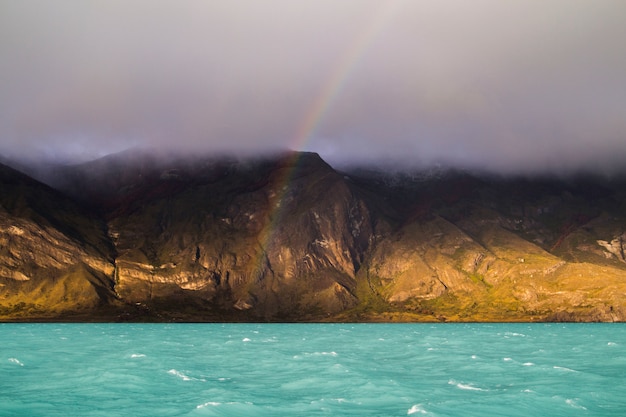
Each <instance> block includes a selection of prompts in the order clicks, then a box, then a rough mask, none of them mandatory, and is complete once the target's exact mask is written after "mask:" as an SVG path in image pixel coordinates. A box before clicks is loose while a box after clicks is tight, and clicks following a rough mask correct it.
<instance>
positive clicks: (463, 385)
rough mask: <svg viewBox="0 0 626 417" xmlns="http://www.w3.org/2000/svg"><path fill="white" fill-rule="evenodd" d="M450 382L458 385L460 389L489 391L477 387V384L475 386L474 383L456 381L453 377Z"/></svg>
mask: <svg viewBox="0 0 626 417" xmlns="http://www.w3.org/2000/svg"><path fill="white" fill-rule="evenodd" d="M448 384H450V385H454V386H456V387H457V388H459V389H463V390H467V391H487V390H485V389H482V388H478V387H475V386H473V385H471V384H463V383H461V382H456V381H455V380H453V379H451V380H450V381H448Z"/></svg>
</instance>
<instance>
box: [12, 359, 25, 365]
mask: <svg viewBox="0 0 626 417" xmlns="http://www.w3.org/2000/svg"><path fill="white" fill-rule="evenodd" d="M9 362H11V363H14V364H16V365H19V366H24V364H23V363H22V362H20V360H19V359H17V358H9Z"/></svg>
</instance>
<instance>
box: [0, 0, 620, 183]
mask: <svg viewBox="0 0 626 417" xmlns="http://www.w3.org/2000/svg"><path fill="white" fill-rule="evenodd" d="M625 21H626V1H624V0H616V1H606V0H585V1H578V0H536V1H533V0H522V1H517V0H507V1H502V0H472V1H467V0H459V1H448V0H420V1H413V0H407V1H393V0H387V1H385V0H374V1H368V0H298V1H294V0H279V1H277V0H259V1H255V0H241V1H240V0H223V1H222V0H210V1H205V0H199V1H188V0H177V1H173V0H172V1H160V0H141V1H140V0H122V1H116V0H102V1H95V0H55V1H38V0H0V152H1V153H4V154H5V155H42V156H47V157H50V156H57V157H66V156H68V155H69V156H78V157H85V156H96V155H103V154H106V153H109V152H114V151H119V150H122V149H124V148H128V147H131V146H149V147H155V148H158V149H161V150H163V149H170V148H176V149H181V150H190V151H197V150H207V151H216V152H217V151H220V152H221V151H231V150H239V151H247V152H257V151H263V150H272V149H279V148H295V149H298V150H310V151H316V152H319V153H320V154H321V155H322V157H324V158H325V159H327V160H329V161H330V162H331V163H341V162H346V161H368V160H377V159H378V160H380V159H388V158H390V159H400V160H403V161H406V162H408V163H414V164H431V163H436V162H438V163H445V164H455V165H460V166H465V167H488V168H490V169H495V170H508V171H511V170H513V171H514V170H536V169H539V170H545V169H572V168H579V167H580V168H587V167H592V166H593V167H599V168H600V169H606V168H607V167H609V166H612V165H619V164H622V165H626V163H624V162H622V161H626V46H625V45H626V44H625V41H626V24H625V23H624V22H625Z"/></svg>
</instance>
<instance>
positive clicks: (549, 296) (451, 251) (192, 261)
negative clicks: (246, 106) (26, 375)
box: [0, 151, 626, 321]
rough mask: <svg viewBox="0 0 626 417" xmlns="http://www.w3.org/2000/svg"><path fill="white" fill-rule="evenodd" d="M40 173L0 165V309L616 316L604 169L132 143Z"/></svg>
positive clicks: (617, 204)
mask: <svg viewBox="0 0 626 417" xmlns="http://www.w3.org/2000/svg"><path fill="white" fill-rule="evenodd" d="M41 172H42V171H40V172H39V173H40V174H41ZM40 179H43V180H45V181H46V182H47V183H48V184H50V185H52V186H53V187H54V189H53V188H51V187H50V186H47V185H43V184H42V183H40V182H37V181H35V180H33V179H31V178H29V177H27V176H26V175H23V174H20V173H19V172H17V171H15V170H12V169H11V168H8V167H6V166H1V167H0V186H1V188H0V242H1V245H0V318H3V319H5V320H6V319H13V320H15V319H84V320H272V321H281V320H288V321H291V320H346V321H350V320H385V321H395V320H402V321H408V320H411V321H413V320H415V321H434V320H453V321H470V320H471V321H475V320H478V321H485V320H486V321H501V320H573V321H579V320H581V321H623V320H624V319H625V318H626V257H625V253H624V252H625V246H626V243H624V240H626V233H625V232H626V210H625V209H626V181H624V180H620V179H613V180H606V179H599V178H592V177H589V176H585V177H583V176H581V177H578V178H568V179H567V180H563V179H545V178H544V179H539V178H533V179H528V178H496V177H489V176H476V175H469V174H467V173H460V172H453V171H441V172H437V173H436V175H433V174H432V173H431V175H422V174H411V175H409V174H403V175H399V176H398V175H396V176H393V177H391V176H389V175H385V174H383V173H380V172H375V171H367V170H363V169H354V170H350V171H349V172H343V173H340V172H337V171H336V170H334V169H333V168H332V167H330V166H329V165H328V164H326V163H325V162H324V161H323V160H322V159H321V158H320V157H319V156H318V155H316V154H311V153H285V154H282V155H276V156H271V157H269V156H268V157H263V158H255V159H244V160H242V159H237V158H229V157H220V158H217V157H203V156H195V157H189V156H186V157H183V156H156V155H155V154H150V153H144V152H138V151H133V152H127V153H123V154H119V155H112V156H109V157H106V158H103V159H100V160H97V161H93V162H90V163H87V164H83V165H77V166H67V167H56V168H55V169H54V170H48V171H47V172H45V175H43V176H42V177H41V178H40ZM55 189H56V190H59V191H56V190H55Z"/></svg>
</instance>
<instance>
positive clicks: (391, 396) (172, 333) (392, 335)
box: [0, 324, 626, 417]
mask: <svg viewBox="0 0 626 417" xmlns="http://www.w3.org/2000/svg"><path fill="white" fill-rule="evenodd" d="M63 339H65V340H63ZM246 339H247V341H246ZM381 339H383V340H381ZM0 340H2V341H3V343H2V344H0V358H5V359H4V360H3V361H0V372H1V373H2V374H1V375H2V378H0V415H2V416H4V415H6V416H22V415H24V416H26V415H45V416H66V415H80V416H86V417H92V416H93V417H95V416H98V417H101V416H117V415H150V416H155V417H166V416H168V417H169V416H172V417H174V416H218V415H219V416H239V415H254V416H272V417H283V416H285V417H286V416H297V415H302V416H310V415H311V416H315V415H322V414H323V415H332V416H337V417H344V416H356V415H359V416H402V415H422V414H424V415H434V416H441V417H457V416H470V417H471V416H486V415H502V416H504V415H506V416H511V417H518V416H519V417H521V416H524V417H526V416H529V415H542V416H544V415H545V416H568V415H572V414H575V413H578V414H582V415H585V414H586V415H594V416H622V415H623V410H624V409H626V397H625V396H624V395H623V394H624V393H623V387H624V386H623V375H625V374H626V352H625V351H624V349H622V348H621V347H622V346H624V345H626V325H622V324H612V325H603V324H595V325H584V324H567V325H563V324H550V325H548V324H484V325H479V324H440V325H432V324H363V325H361V324H297V325H296V324H82V325H81V324H0ZM242 342H243V343H242Z"/></svg>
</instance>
